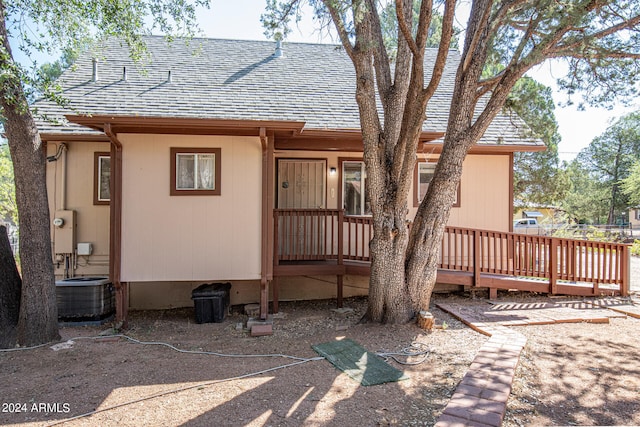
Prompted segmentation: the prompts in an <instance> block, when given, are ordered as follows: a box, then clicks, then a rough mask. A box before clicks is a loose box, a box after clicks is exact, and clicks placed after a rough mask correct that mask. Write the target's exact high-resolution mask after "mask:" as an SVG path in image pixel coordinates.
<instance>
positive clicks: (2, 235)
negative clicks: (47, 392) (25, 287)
mask: <svg viewBox="0 0 640 427" xmlns="http://www.w3.org/2000/svg"><path fill="white" fill-rule="evenodd" d="M21 285H22V281H21V280H20V274H19V273H18V268H17V267H16V260H15V259H14V257H13V252H12V251H11V244H10V243H9V236H8V234H7V227H5V226H4V225H0V307H1V308H2V309H1V310H0V331H2V333H1V334H0V348H11V347H14V346H15V345H16V328H17V326H18V317H19V314H20V286H21Z"/></svg>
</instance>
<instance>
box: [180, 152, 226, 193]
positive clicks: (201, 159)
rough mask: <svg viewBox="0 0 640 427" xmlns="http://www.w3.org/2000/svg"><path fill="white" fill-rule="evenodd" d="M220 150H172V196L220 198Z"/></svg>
mask: <svg viewBox="0 0 640 427" xmlns="http://www.w3.org/2000/svg"><path fill="white" fill-rule="evenodd" d="M220 156H221V149H220V148H175V147H173V148H171V188H170V194H171V195H172V196H219V195H220V194H221V193H220V176H221V175H220Z"/></svg>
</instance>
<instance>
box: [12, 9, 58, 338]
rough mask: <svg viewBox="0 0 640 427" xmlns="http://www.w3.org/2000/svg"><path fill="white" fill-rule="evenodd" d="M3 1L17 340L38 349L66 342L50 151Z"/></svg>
mask: <svg viewBox="0 0 640 427" xmlns="http://www.w3.org/2000/svg"><path fill="white" fill-rule="evenodd" d="M5 10H6V9H5V5H4V2H3V1H2V0H0V39H1V40H2V46H1V47H0V49H2V51H3V52H2V54H1V55H0V69H2V70H3V73H4V76H3V83H2V86H0V105H1V106H2V110H3V111H2V113H3V116H4V118H5V132H6V135H7V139H8V140H9V150H10V152H11V159H12V161H13V166H14V174H15V183H16V202H17V205H18V213H19V215H20V261H21V267H22V299H21V303H20V317H19V321H18V334H17V341H18V344H21V345H37V344H43V343H47V342H51V341H55V340H58V339H60V336H59V335H58V307H57V304H56V288H55V280H54V274H53V262H52V256H51V236H50V234H49V233H50V229H49V205H48V200H47V186H46V176H45V164H46V163H45V151H44V148H43V146H42V142H41V140H40V136H39V135H38V130H37V128H36V124H35V121H34V119H33V116H32V115H31V112H30V110H29V108H28V106H27V100H26V97H25V95H24V91H23V89H22V84H21V80H20V77H19V71H18V70H17V69H16V66H15V62H14V60H13V56H12V54H11V47H10V46H9V39H8V37H7V29H6V24H5Z"/></svg>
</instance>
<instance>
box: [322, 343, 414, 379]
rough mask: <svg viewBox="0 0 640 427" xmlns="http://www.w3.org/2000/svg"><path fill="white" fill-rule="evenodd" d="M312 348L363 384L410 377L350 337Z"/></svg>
mask: <svg viewBox="0 0 640 427" xmlns="http://www.w3.org/2000/svg"><path fill="white" fill-rule="evenodd" d="M311 348H313V349H314V350H315V351H316V353H318V354H319V355H320V356H323V357H324V358H325V359H327V360H328V361H329V362H331V363H332V364H333V366H335V367H336V368H338V369H340V370H341V371H343V372H344V373H345V374H347V375H349V376H350V377H351V378H353V379H354V380H356V381H358V382H359V383H360V384H362V385H376V384H383V383H388V382H392V381H400V380H406V379H408V378H409V377H407V376H406V375H405V374H404V373H403V372H402V371H400V370H398V369H396V368H394V367H393V366H391V365H389V364H388V363H387V362H385V361H384V360H382V359H381V358H380V357H378V356H376V355H375V354H374V353H371V352H369V351H367V350H366V349H365V348H364V347H362V346H360V345H359V344H358V343H356V342H354V341H353V340H350V339H343V340H339V341H330V342H326V343H323V344H316V345H312V346H311Z"/></svg>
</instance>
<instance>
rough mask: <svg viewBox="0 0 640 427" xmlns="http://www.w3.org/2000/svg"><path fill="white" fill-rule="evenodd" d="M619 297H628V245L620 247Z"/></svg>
mask: <svg viewBox="0 0 640 427" xmlns="http://www.w3.org/2000/svg"><path fill="white" fill-rule="evenodd" d="M620 276H621V277H620V279H621V280H620V295H621V296H623V297H628V296H629V285H630V284H631V251H630V250H629V246H628V245H622V263H621V265H620Z"/></svg>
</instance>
